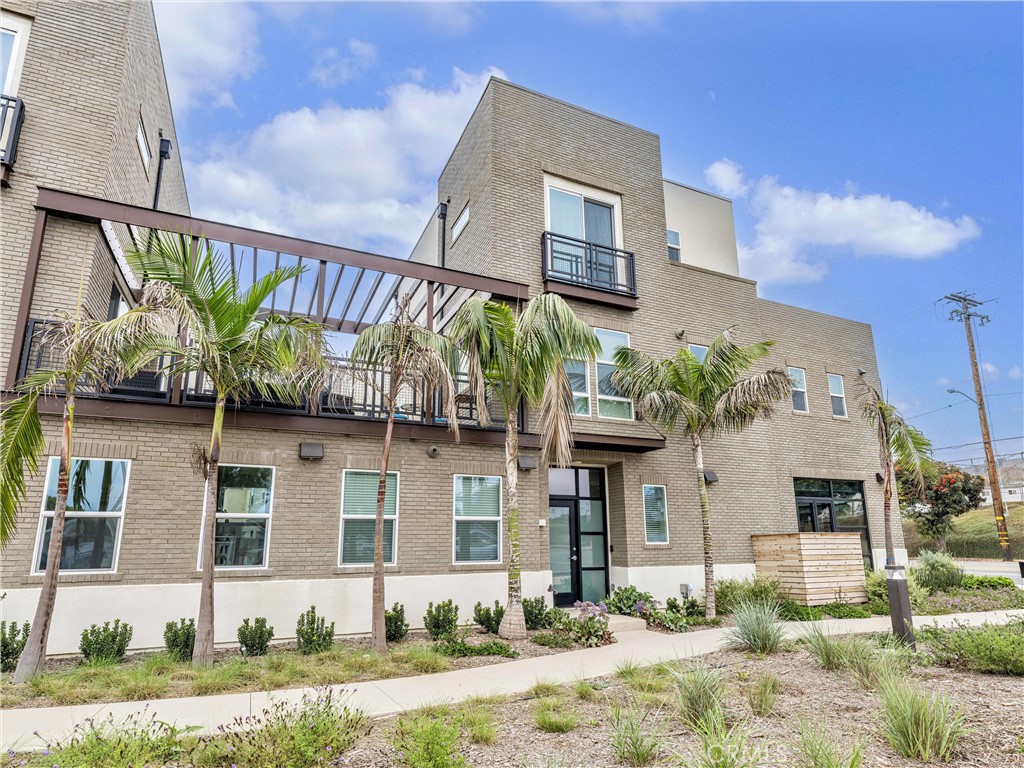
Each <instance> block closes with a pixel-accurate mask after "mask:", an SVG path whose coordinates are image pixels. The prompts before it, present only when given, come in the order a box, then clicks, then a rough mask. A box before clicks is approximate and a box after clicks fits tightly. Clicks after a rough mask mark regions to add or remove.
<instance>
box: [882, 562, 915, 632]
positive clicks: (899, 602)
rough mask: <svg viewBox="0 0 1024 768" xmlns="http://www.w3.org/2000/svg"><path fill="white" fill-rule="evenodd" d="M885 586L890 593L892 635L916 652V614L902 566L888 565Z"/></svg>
mask: <svg viewBox="0 0 1024 768" xmlns="http://www.w3.org/2000/svg"><path fill="white" fill-rule="evenodd" d="M885 586H886V589H887V590H888V592H889V617H890V618H891V619H892V633H893V634H894V635H896V637H899V638H901V639H902V640H903V642H905V643H906V644H907V645H909V646H910V647H911V648H912V649H914V650H915V651H916V650H917V645H916V644H915V642H914V614H913V612H912V611H911V609H910V590H909V589H908V587H907V575H906V573H905V571H904V568H903V566H902V565H896V564H895V563H887V564H886V566H885Z"/></svg>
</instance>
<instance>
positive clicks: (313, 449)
mask: <svg viewBox="0 0 1024 768" xmlns="http://www.w3.org/2000/svg"><path fill="white" fill-rule="evenodd" d="M323 457H324V444H323V443H299V458H300V459H303V460H305V461H320V460H321V459H322V458H323Z"/></svg>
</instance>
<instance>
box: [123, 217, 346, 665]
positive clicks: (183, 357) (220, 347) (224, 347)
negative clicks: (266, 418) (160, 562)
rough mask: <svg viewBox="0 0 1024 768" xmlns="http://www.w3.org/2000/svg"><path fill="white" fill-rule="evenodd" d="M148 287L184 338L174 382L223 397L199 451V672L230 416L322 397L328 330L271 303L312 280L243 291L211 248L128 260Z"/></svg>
mask: <svg viewBox="0 0 1024 768" xmlns="http://www.w3.org/2000/svg"><path fill="white" fill-rule="evenodd" d="M126 255H127V258H128V261H129V263H130V264H131V266H132V268H133V269H134V270H135V271H136V273H137V274H138V275H139V276H140V278H142V279H143V281H144V291H143V293H144V300H145V301H146V303H147V304H149V305H151V306H153V307H156V308H159V309H161V310H165V311H168V312H170V313H171V314H172V315H173V316H174V317H175V318H176V319H177V321H178V327H179V329H180V332H179V338H180V339H182V340H183V342H184V343H180V344H175V345H173V346H172V348H170V349H168V350H167V351H168V352H170V353H172V355H171V357H170V363H169V364H168V366H167V371H168V373H169V374H170V375H171V376H186V377H188V376H195V377H198V376H202V377H204V378H205V379H206V380H207V381H208V382H209V386H210V388H211V389H212V392H213V397H214V403H215V407H214V412H213V428H212V430H211V433H210V446H209V449H208V450H206V451H201V450H199V449H197V452H196V459H197V461H196V463H197V466H199V468H200V469H201V472H202V474H203V477H204V479H205V480H206V519H205V523H204V530H203V532H202V542H203V546H202V583H201V588H200V598H199V617H198V621H197V622H196V642H195V648H194V650H193V653H192V663H193V664H195V665H196V666H203V667H205V666H209V665H210V664H212V663H213V615H214V614H213V576H214V552H215V547H214V544H215V538H216V533H217V515H216V510H217V503H218V488H217V485H218V477H217V471H218V466H219V463H220V455H221V437H222V432H223V427H224V408H225V406H226V405H227V402H228V400H229V399H230V400H233V401H234V402H236V403H238V402H242V401H244V400H246V399H248V398H250V397H252V396H253V395H259V396H260V397H265V398H272V399H276V400H278V401H284V402H288V403H291V404H295V405H298V404H300V403H301V402H302V400H303V397H304V396H306V395H312V394H313V393H315V392H317V391H319V388H320V386H321V385H322V382H323V378H324V374H325V372H326V369H327V358H326V354H325V353H326V344H325V340H324V333H323V330H324V329H323V326H322V325H320V324H319V323H317V322H314V321H313V320H310V319H309V318H306V317H285V316H281V315H276V314H270V315H268V314H267V313H266V310H264V309H263V304H264V302H266V301H267V299H269V298H270V296H271V294H272V293H273V292H274V290H275V289H277V288H279V287H280V286H282V285H284V284H285V283H288V282H289V281H292V280H297V279H298V278H299V276H300V275H301V274H302V273H303V271H304V270H303V269H301V268H299V267H287V268H281V269H275V270H274V271H272V272H270V273H269V274H267V275H266V276H264V277H262V278H260V279H259V280H255V281H254V282H253V284H252V285H251V286H249V287H248V288H246V289H245V290H242V288H241V286H240V285H239V281H238V276H237V275H236V274H235V273H234V272H233V271H232V269H231V267H230V265H229V264H228V263H227V261H226V260H225V259H224V258H223V257H222V256H221V255H220V254H219V253H217V251H216V250H215V249H214V247H213V245H212V243H210V242H209V241H207V240H206V239H205V238H193V237H192V236H191V235H176V234H172V233H161V234H159V235H157V236H155V237H153V238H151V239H150V241H149V242H148V243H147V245H146V247H145V248H133V249H131V250H130V251H129V252H128V253H127V254H126Z"/></svg>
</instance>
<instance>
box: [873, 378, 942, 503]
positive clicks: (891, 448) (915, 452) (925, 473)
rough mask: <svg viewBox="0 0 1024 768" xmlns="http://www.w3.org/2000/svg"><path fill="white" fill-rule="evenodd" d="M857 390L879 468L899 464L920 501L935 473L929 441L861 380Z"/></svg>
mask: <svg viewBox="0 0 1024 768" xmlns="http://www.w3.org/2000/svg"><path fill="white" fill-rule="evenodd" d="M860 388H861V392H860V409H861V415H863V417H864V420H865V421H867V423H868V426H869V427H871V428H872V429H873V430H874V432H875V436H876V437H877V438H878V446H879V462H880V465H881V466H882V467H885V466H888V465H890V464H891V465H898V466H899V467H900V468H901V469H903V470H905V471H906V472H907V475H908V477H909V478H910V480H911V482H912V483H913V484H914V487H915V489H916V490H917V492H918V495H919V496H920V497H921V499H922V501H923V500H924V491H925V486H926V485H927V480H928V478H929V477H930V476H931V475H932V474H934V471H935V462H934V461H933V460H932V458H931V456H930V455H929V454H930V451H931V447H932V444H931V441H929V440H928V438H926V437H925V436H924V433H922V432H921V431H920V430H919V429H917V428H915V427H912V426H910V425H909V424H907V422H906V420H905V419H904V418H903V416H902V415H901V414H900V412H899V410H897V409H896V407H895V406H894V405H892V403H890V402H888V401H887V400H886V399H885V397H883V396H882V393H881V392H879V391H878V390H877V389H875V388H874V387H873V386H871V384H869V383H868V382H867V381H865V380H864V378H863V377H862V378H861V379H860Z"/></svg>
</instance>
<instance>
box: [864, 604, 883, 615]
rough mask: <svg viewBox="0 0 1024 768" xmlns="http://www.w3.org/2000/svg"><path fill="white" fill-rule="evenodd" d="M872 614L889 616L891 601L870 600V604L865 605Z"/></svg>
mask: <svg viewBox="0 0 1024 768" xmlns="http://www.w3.org/2000/svg"><path fill="white" fill-rule="evenodd" d="M864 607H865V608H866V609H867V610H868V611H869V612H870V613H871V615H872V616H888V615H889V603H888V601H884V600H869V601H868V604H867V605H865V606H864Z"/></svg>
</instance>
